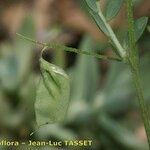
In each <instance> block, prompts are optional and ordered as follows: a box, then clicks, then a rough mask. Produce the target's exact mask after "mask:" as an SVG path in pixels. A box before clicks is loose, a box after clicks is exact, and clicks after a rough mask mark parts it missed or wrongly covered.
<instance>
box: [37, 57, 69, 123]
mask: <svg viewBox="0 0 150 150" xmlns="http://www.w3.org/2000/svg"><path fill="white" fill-rule="evenodd" d="M40 69H41V74H42V77H41V79H40V82H39V85H38V88H37V94H36V102H35V112H36V121H37V124H38V125H39V126H40V125H43V124H48V123H55V122H59V121H62V120H64V117H65V115H66V111H67V108H68V104H69V95H70V81H69V77H68V75H67V74H66V73H65V72H64V70H62V69H61V68H59V67H57V66H55V65H53V64H51V63H49V62H47V61H45V60H44V59H43V58H40Z"/></svg>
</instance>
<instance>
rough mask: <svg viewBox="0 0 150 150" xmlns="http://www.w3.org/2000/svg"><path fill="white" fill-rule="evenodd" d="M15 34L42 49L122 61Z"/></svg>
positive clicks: (117, 58)
mask: <svg viewBox="0 0 150 150" xmlns="http://www.w3.org/2000/svg"><path fill="white" fill-rule="evenodd" d="M16 34H17V35H18V36H19V37H20V38H22V39H25V40H27V41H30V42H32V43H34V44H38V45H41V46H43V47H48V48H52V49H58V50H64V51H67V52H73V53H77V54H84V55H88V56H92V57H95V58H98V59H103V60H115V61H122V59H121V58H119V57H113V56H105V55H100V54H97V53H94V52H87V51H85V50H80V49H76V48H72V47H67V46H64V45H62V44H58V43H42V42H40V41H36V40H33V39H31V38H29V37H26V36H24V35H22V34H19V33H16Z"/></svg>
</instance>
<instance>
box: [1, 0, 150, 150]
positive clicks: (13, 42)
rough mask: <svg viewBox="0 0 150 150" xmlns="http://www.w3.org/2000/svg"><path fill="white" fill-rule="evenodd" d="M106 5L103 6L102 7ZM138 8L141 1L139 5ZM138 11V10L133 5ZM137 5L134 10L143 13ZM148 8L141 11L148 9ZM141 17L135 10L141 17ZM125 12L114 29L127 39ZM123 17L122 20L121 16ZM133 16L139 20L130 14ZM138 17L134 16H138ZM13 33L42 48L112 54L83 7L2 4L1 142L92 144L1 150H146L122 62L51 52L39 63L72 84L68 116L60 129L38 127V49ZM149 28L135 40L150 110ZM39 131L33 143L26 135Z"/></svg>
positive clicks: (67, 1) (66, 1)
mask: <svg viewBox="0 0 150 150" xmlns="http://www.w3.org/2000/svg"><path fill="white" fill-rule="evenodd" d="M102 2H103V1H102ZM141 3H142V2H141ZM138 4H139V3H138ZM138 4H137V9H139V10H140V11H141V12H142V10H141V9H140V8H138V7H139V5H138ZM145 9H146V8H145ZM138 12H139V11H138ZM123 14H124V9H123V10H121V14H120V15H118V16H119V17H117V19H116V20H115V19H114V20H113V21H112V26H113V28H114V30H115V31H116V33H117V35H118V37H120V38H121V37H122V36H123V35H124V33H125V32H126V31H125V27H126V22H125V21H124V20H125V18H123V17H122V16H123ZM120 16H121V17H120ZM135 16H136V14H135ZM139 16H140V14H137V16H136V17H139ZM16 32H18V33H21V34H23V35H26V36H28V37H30V38H33V39H37V40H39V41H43V42H60V43H62V44H65V45H68V46H71V47H76V48H81V49H83V50H87V51H94V50H95V52H97V53H102V54H106V55H111V54H112V53H111V46H110V45H109V43H108V40H107V39H106V37H105V36H104V35H103V34H102V33H101V32H99V31H98V29H97V27H96V26H95V25H94V23H93V22H92V21H91V19H90V18H89V17H88V15H87V14H86V13H85V11H84V3H83V1H82V0H78V1H73V0H62V1H61V2H60V1H59V0H49V1H48V0H42V1H40V0H34V1H23V0H22V1H21V0H15V1H12V0H7V1H4V0H2V1H1V2H0V141H1V140H5V139H7V140H13V141H14V140H18V141H21V142H22V141H28V140H29V139H32V140H35V141H37V140H45V141H48V140H52V141H60V140H76V139H78V140H79V139H81V140H83V139H87V140H88V139H89V140H93V144H92V147H88V148H87V147H86V148H85V147H77V148H75V147H65V148H56V147H54V148H53V147H41V148H40V147H39V148H37V147H36V148H34V147H33V148H31V147H30V148H29V147H28V146H25V145H24V146H19V147H16V148H14V147H4V146H0V150H28V149H31V150H34V149H35V150H36V149H39V150H47V149H78V150H79V149H89V150H147V149H148V145H147V140H146V135H145V131H144V126H143V123H142V121H141V116H140V113H139V107H138V103H137V98H136V96H135V91H134V87H133V85H132V81H131V77H130V72H129V70H128V68H127V67H126V66H124V65H123V64H122V63H118V62H112V61H101V60H98V59H96V58H93V57H90V56H84V55H76V54H73V53H66V52H64V51H59V50H58V51H57V50H55V49H49V50H48V51H46V53H44V58H45V59H46V60H47V61H49V62H51V63H54V64H56V65H58V66H60V67H62V68H64V69H65V71H66V72H67V73H68V75H69V76H70V79H71V96H70V105H69V110H68V113H67V116H66V119H65V121H64V122H63V123H59V124H52V125H45V126H42V127H40V128H38V127H37V124H36V120H35V112H34V102H35V92H36V87H37V84H38V81H39V77H40V70H39V62H38V59H39V55H40V50H41V47H40V46H37V45H35V44H32V43H31V42H29V41H25V40H23V39H20V38H19V37H17V36H16V34H15V33H16ZM149 33H150V25H149V23H148V25H147V27H146V29H145V31H144V34H143V35H142V37H141V38H140V40H139V41H138V49H139V52H140V56H141V58H140V62H141V63H140V67H141V79H142V85H143V88H144V96H145V99H146V101H147V106H150V105H149V104H150V69H149V68H150V67H149V65H150V51H149V48H150V34H149ZM34 131H36V132H35V133H34V134H33V135H32V136H30V134H31V133H32V132H34Z"/></svg>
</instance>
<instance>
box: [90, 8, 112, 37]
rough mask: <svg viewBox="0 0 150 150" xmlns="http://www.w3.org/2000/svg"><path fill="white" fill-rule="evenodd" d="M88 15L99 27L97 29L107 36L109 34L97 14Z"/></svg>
mask: <svg viewBox="0 0 150 150" xmlns="http://www.w3.org/2000/svg"><path fill="white" fill-rule="evenodd" d="M90 14H91V16H92V17H93V19H94V21H95V23H96V24H97V26H98V27H99V29H100V30H101V31H103V32H104V33H105V34H106V35H108V36H109V32H108V30H107V28H106V26H105V24H104V22H103V20H102V19H101V18H100V16H99V14H98V13H95V12H93V11H91V12H90Z"/></svg>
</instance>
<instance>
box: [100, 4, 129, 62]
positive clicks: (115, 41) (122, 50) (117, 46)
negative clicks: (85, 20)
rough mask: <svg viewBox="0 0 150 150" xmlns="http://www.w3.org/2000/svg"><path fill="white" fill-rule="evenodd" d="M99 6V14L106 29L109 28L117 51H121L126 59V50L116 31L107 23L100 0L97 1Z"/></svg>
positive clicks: (121, 55) (110, 36)
mask: <svg viewBox="0 0 150 150" xmlns="http://www.w3.org/2000/svg"><path fill="white" fill-rule="evenodd" d="M97 8H98V14H99V16H100V18H101V19H102V21H103V23H104V25H105V27H106V29H107V30H108V32H109V35H107V36H109V38H110V39H111V41H112V42H113V43H114V45H115V47H116V49H117V53H119V55H120V57H121V58H122V59H125V58H126V51H125V50H124V48H123V47H122V46H121V44H120V42H119V40H118V39H117V37H116V35H115V33H114V31H113V30H112V28H111V26H110V25H109V24H108V23H107V21H106V19H105V17H104V15H103V13H102V11H101V9H100V4H99V1H98V2H97Z"/></svg>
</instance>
